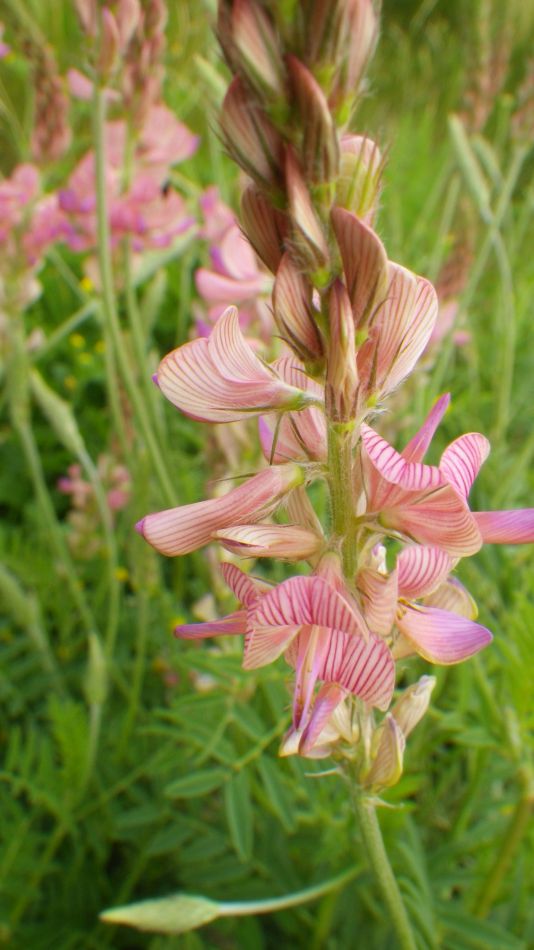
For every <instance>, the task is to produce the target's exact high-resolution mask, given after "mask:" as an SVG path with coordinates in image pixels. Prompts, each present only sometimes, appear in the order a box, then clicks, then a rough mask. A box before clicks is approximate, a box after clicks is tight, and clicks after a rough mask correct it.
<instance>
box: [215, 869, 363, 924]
mask: <svg viewBox="0 0 534 950" xmlns="http://www.w3.org/2000/svg"><path fill="white" fill-rule="evenodd" d="M360 873H361V872H360V871H359V870H358V869H357V868H354V867H352V868H348V869H347V870H346V871H343V872H342V873H341V874H338V875H337V877H333V878H331V879H330V880H329V881H323V882H322V883H321V884H316V885H315V886H314V887H307V888H306V889H305V890H303V891H297V892H296V893H295V894H285V895H284V896H283V897H270V898H266V899H265V900H258V901H231V902H226V901H224V902H221V903H220V904H219V914H220V916H221V917H242V916H245V915H249V914H272V913H273V912H275V911H277V910H285V909H286V908H287V907H298V906H299V905H300V904H305V903H306V902H307V901H312V900H316V899H317V898H318V897H323V896H324V895H325V894H330V893H331V892H332V891H335V890H338V889H339V888H340V887H343V885H344V884H348V882H349V881H352V880H354V878H355V877H357V876H358V875H359V874H360Z"/></svg>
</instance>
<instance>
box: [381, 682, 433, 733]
mask: <svg viewBox="0 0 534 950" xmlns="http://www.w3.org/2000/svg"><path fill="white" fill-rule="evenodd" d="M435 685H436V677H435V676H422V677H421V679H420V680H419V681H418V682H417V683H414V684H413V685H412V686H408V688H407V689H405V690H404V693H403V694H402V696H401V697H400V699H398V700H397V702H396V703H395V705H394V706H393V707H392V709H391V715H392V716H393V717H394V718H395V722H396V723H397V724H398V726H399V727H400V729H402V732H403V734H404V735H405V736H409V734H410V732H411V731H412V729H414V728H415V726H416V725H417V723H418V722H419V720H420V719H422V718H423V716H424V714H425V713H426V711H427V709H428V704H429V702H430V696H431V694H432V690H433V689H434V686H435Z"/></svg>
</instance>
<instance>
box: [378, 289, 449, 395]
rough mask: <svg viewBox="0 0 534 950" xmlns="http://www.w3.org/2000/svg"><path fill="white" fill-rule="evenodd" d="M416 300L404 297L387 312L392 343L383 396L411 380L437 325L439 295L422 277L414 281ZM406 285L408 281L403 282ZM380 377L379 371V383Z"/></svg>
mask: <svg viewBox="0 0 534 950" xmlns="http://www.w3.org/2000/svg"><path fill="white" fill-rule="evenodd" d="M415 281H416V282H415V289H414V296H413V298H412V296H411V294H403V293H402V291H401V297H400V300H399V301H398V302H397V301H396V302H395V303H396V306H395V307H391V308H390V311H391V312H388V317H387V320H388V324H389V326H388V329H389V331H390V332H389V339H388V346H387V349H386V356H385V360H384V364H385V365H383V369H385V375H384V377H383V383H382V386H383V392H384V393H389V392H392V391H393V390H394V389H396V388H397V386H398V385H399V383H401V382H402V380H403V379H405V378H406V376H408V375H409V374H410V373H411V372H412V370H413V368H414V366H415V364H416V363H417V360H418V359H419V357H420V356H421V354H422V353H423V351H424V350H425V349H426V346H427V344H428V341H429V339H430V337H431V335H432V330H433V329H434V325H435V323H436V317H437V313H438V298H437V296H436V291H435V290H434V288H433V286H432V284H431V283H430V282H429V281H428V280H424V278H423V277H417V278H416V279H415ZM403 283H406V278H403ZM384 324H385V320H384V322H383V323H382V324H381V326H380V349H381V355H382V358H383V355H384V354H383V346H382V343H383V339H382V337H383V333H384V331H385V325H384ZM380 378H381V374H380V371H379V379H380Z"/></svg>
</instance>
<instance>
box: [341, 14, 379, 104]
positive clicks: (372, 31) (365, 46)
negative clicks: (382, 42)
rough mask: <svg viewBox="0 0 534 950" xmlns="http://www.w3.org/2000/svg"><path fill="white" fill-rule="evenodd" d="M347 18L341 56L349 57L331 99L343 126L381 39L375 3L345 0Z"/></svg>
mask: <svg viewBox="0 0 534 950" xmlns="http://www.w3.org/2000/svg"><path fill="white" fill-rule="evenodd" d="M345 16H346V19H345V22H344V23H343V28H344V30H345V31H346V32H345V34H344V36H343V40H344V42H343V50H342V53H346V55H345V56H344V58H343V61H342V65H341V69H340V70H339V72H338V74H337V77H336V82H335V85H334V88H333V89H332V95H331V101H332V103H333V104H335V105H336V111H337V117H338V121H340V122H345V121H347V120H348V118H349V116H350V113H351V111H352V108H353V105H354V102H355V100H356V97H357V95H358V92H359V88H360V82H361V79H362V76H363V74H364V72H365V68H366V66H367V64H368V62H369V60H370V59H371V56H372V55H373V52H374V48H375V46H376V41H377V38H378V21H377V18H376V15H375V12H374V9H373V3H372V0H346V4H345Z"/></svg>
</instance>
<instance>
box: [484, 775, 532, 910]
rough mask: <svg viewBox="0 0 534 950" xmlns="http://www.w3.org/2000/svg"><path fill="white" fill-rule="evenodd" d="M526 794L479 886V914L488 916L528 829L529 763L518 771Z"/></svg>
mask: <svg viewBox="0 0 534 950" xmlns="http://www.w3.org/2000/svg"><path fill="white" fill-rule="evenodd" d="M519 781H520V784H521V787H522V792H523V794H522V795H521V797H520V798H519V801H518V802H517V804H516V806H515V809H514V811H513V814H512V816H511V818H510V822H509V824H508V826H507V828H506V832H505V834H504V838H503V842H502V845H501V848H500V851H499V853H498V855H497V857H496V858H495V862H494V864H493V867H492V868H491V870H490V873H489V874H488V876H487V878H486V880H485V881H484V884H483V886H482V887H481V889H480V896H479V903H478V907H477V908H476V915H477V917H487V916H488V914H489V912H490V910H491V908H492V907H493V904H494V903H495V900H496V898H497V896H498V894H499V891H500V889H501V885H502V883H503V881H504V879H505V877H506V874H507V873H508V869H509V867H510V864H511V862H512V859H513V857H514V854H515V853H516V851H517V849H518V847H519V845H520V844H521V841H522V840H523V838H524V836H525V832H526V831H527V828H528V825H529V822H530V818H531V815H532V807H533V805H534V775H533V774H532V772H531V770H530V769H529V768H528V767H526V766H525V767H524V768H522V769H521V770H520V772H519Z"/></svg>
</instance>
